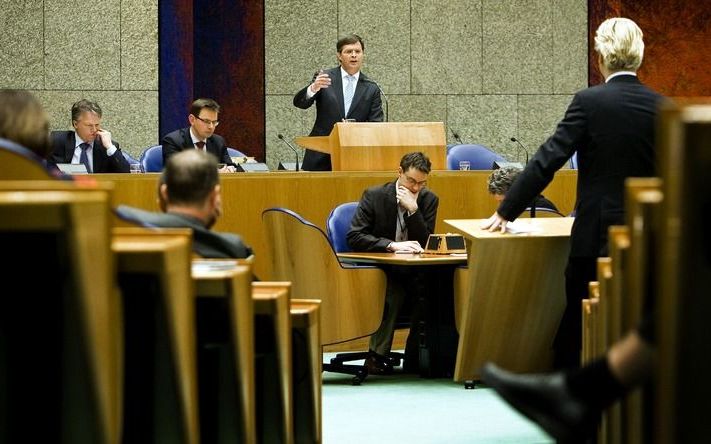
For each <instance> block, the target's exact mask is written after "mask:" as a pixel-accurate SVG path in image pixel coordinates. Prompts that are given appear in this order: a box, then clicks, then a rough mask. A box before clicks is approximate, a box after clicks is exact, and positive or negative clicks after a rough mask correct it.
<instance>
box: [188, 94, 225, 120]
mask: <svg viewBox="0 0 711 444" xmlns="http://www.w3.org/2000/svg"><path fill="white" fill-rule="evenodd" d="M203 108H207V109H211V110H213V111H215V112H216V113H219V112H220V105H218V104H217V102H215V101H214V100H212V99H206V98H202V99H197V100H195V101H194V102H193V103H192V105H190V114H192V115H193V116H195V117H200V111H202V109H203Z"/></svg>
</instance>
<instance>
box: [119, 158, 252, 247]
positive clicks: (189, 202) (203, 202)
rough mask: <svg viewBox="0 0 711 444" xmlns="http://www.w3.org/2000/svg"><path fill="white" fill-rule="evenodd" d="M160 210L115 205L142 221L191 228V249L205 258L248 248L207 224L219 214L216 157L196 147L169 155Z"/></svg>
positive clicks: (128, 216)
mask: <svg viewBox="0 0 711 444" xmlns="http://www.w3.org/2000/svg"><path fill="white" fill-rule="evenodd" d="M158 195H159V197H158V199H159V203H160V207H161V210H162V211H163V212H162V213H156V212H152V211H145V210H141V209H138V208H131V207H128V206H125V205H121V206H119V207H118V209H117V212H118V213H119V215H120V217H122V218H125V219H129V220H132V221H135V222H138V223H140V224H142V225H147V226H153V227H164V228H192V230H193V250H194V252H195V253H197V254H199V255H200V256H202V257H207V258H234V259H241V258H246V257H248V256H250V255H251V254H252V250H251V248H249V247H248V246H247V245H245V244H244V242H243V241H242V238H241V237H240V236H238V235H236V234H232V233H218V232H216V231H212V230H211V229H210V228H211V227H212V226H213V225H214V224H215V222H217V219H218V218H219V217H220V216H221V215H222V197H221V194H220V181H219V174H218V173H217V161H216V160H215V157H214V156H212V155H210V154H206V153H205V152H203V151H199V150H187V151H183V152H180V153H178V154H176V155H174V156H172V157H171V158H170V159H169V160H168V163H167V164H166V166H165V169H164V170H163V174H162V175H161V179H160V186H159V189H158Z"/></svg>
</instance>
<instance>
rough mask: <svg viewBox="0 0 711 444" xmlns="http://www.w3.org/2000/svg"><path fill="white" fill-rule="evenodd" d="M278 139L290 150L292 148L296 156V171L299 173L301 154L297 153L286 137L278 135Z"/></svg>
mask: <svg viewBox="0 0 711 444" xmlns="http://www.w3.org/2000/svg"><path fill="white" fill-rule="evenodd" d="M277 137H278V138H279V140H281V141H282V142H284V143H285V144H286V146H288V147H289V148H291V151H293V152H294V155H295V156H296V171H299V152H298V151H296V148H294V147H293V146H292V145H291V144H290V143H289V141H288V140H286V139H285V138H284V136H283V135H282V134H281V133H279V134H277Z"/></svg>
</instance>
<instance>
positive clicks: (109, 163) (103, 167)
mask: <svg viewBox="0 0 711 444" xmlns="http://www.w3.org/2000/svg"><path fill="white" fill-rule="evenodd" d="M51 139H52V156H51V157H50V158H49V160H48V162H47V163H48V164H49V165H51V166H53V167H55V166H56V165H57V164H58V163H71V161H72V157H73V156H74V150H75V149H76V146H77V137H76V133H75V132H74V131H52V134H51ZM111 143H113V144H114V146H115V147H116V152H115V153H114V155H113V156H109V155H108V154H107V153H106V147H104V145H102V143H101V138H100V137H98V136H97V137H96V139H94V148H93V149H92V173H128V171H129V169H130V167H129V165H128V161H127V160H126V158H125V157H123V153H122V152H121V148H119V144H118V142H116V141H115V140H112V141H111Z"/></svg>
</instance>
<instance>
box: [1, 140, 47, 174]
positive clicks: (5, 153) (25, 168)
mask: <svg viewBox="0 0 711 444" xmlns="http://www.w3.org/2000/svg"><path fill="white" fill-rule="evenodd" d="M44 163H45V160H44V159H42V158H41V157H40V156H38V155H37V154H35V153H34V152H32V151H30V150H28V149H27V148H25V147H24V146H22V145H20V144H18V143H15V142H13V141H12V140H8V139H2V138H0V165H2V168H1V169H0V179H3V180H13V179H22V180H24V179H40V180H42V179H44V180H47V179H52V178H53V177H52V175H51V174H50V173H49V172H48V171H47V169H46V168H45V166H44Z"/></svg>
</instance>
